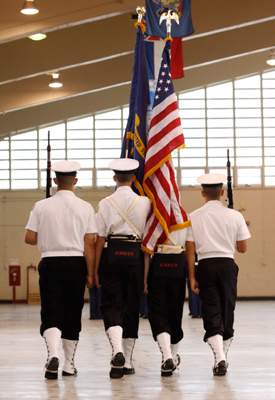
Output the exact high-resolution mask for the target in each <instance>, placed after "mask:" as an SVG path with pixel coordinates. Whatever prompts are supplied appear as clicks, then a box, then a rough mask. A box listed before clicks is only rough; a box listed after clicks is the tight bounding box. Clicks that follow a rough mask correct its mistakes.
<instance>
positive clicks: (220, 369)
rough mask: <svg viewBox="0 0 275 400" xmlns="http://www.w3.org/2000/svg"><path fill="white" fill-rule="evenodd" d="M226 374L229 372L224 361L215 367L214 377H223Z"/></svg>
mask: <svg viewBox="0 0 275 400" xmlns="http://www.w3.org/2000/svg"><path fill="white" fill-rule="evenodd" d="M226 372H227V366H226V362H225V361H224V360H223V361H220V362H219V363H218V364H217V365H216V366H214V367H213V375H214V376H223V375H226Z"/></svg>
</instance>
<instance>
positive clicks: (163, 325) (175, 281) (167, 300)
mask: <svg viewBox="0 0 275 400" xmlns="http://www.w3.org/2000/svg"><path fill="white" fill-rule="evenodd" d="M153 261H154V258H153V260H152V262H151V266H150V269H149V274H148V319H149V322H150V325H151V330H152V334H153V338H154V339H155V340H157V339H156V337H157V336H158V335H159V334H160V333H163V332H167V333H169V334H170V336H171V344H176V343H178V342H179V341H180V340H181V339H182V338H183V330H182V314H183V304H184V299H185V292H186V275H185V273H184V276H183V277H182V278H178V277H164V276H157V274H156V273H155V270H154V267H153Z"/></svg>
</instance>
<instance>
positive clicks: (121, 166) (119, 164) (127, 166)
mask: <svg viewBox="0 0 275 400" xmlns="http://www.w3.org/2000/svg"><path fill="white" fill-rule="evenodd" d="M138 167H139V162H138V161H137V160H134V159H133V158H118V159H117V160H113V161H111V162H110V163H109V168H110V169H112V170H113V171H114V172H119V173H121V174H127V173H130V172H135V171H136V170H137V169H138Z"/></svg>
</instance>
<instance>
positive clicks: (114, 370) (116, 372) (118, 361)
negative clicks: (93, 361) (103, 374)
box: [110, 353, 125, 379]
mask: <svg viewBox="0 0 275 400" xmlns="http://www.w3.org/2000/svg"><path fill="white" fill-rule="evenodd" d="M124 364H125V358H124V355H123V353H117V354H116V355H115V356H114V357H113V359H112V361H111V366H112V367H111V370H110V378H112V379H117V378H122V377H123V367H124Z"/></svg>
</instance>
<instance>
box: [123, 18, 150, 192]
mask: <svg viewBox="0 0 275 400" xmlns="http://www.w3.org/2000/svg"><path fill="white" fill-rule="evenodd" d="M150 120H151V101H150V92H149V81H148V69H147V61H146V52H145V44H144V40H143V34H142V31H141V27H140V25H138V26H137V35H136V44H135V55H134V68H133V74H132V84H131V93H130V102H129V117H128V121H127V126H126V129H125V134H124V138H123V143H122V149H121V156H120V157H121V158H133V159H135V160H138V161H139V168H138V171H137V176H136V178H137V179H136V181H135V184H134V187H133V190H135V192H136V193H138V194H140V195H144V191H143V187H142V182H143V170H144V163H145V156H146V148H147V135H148V131H149V125H150Z"/></svg>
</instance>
